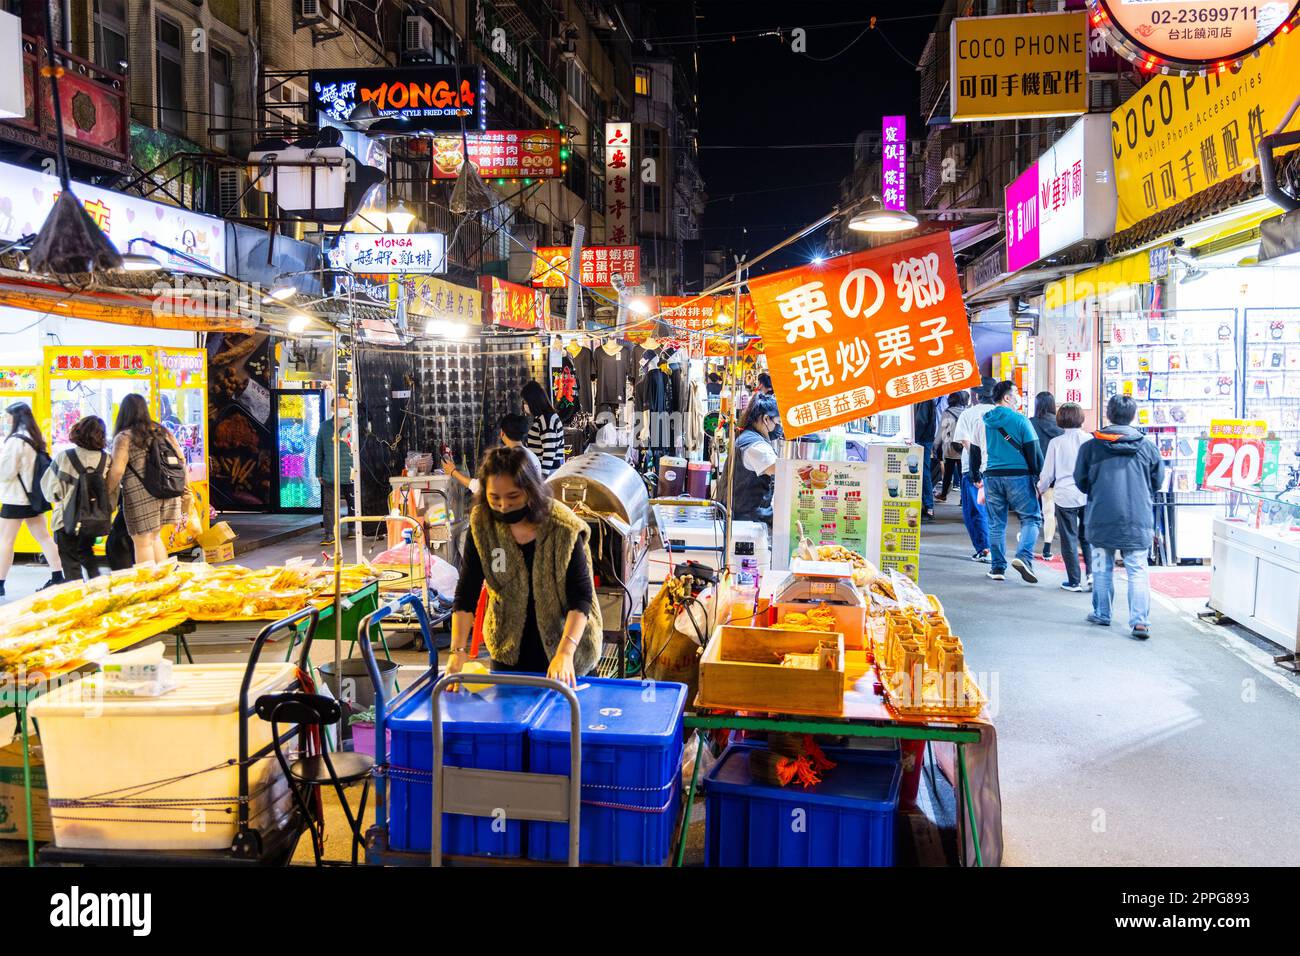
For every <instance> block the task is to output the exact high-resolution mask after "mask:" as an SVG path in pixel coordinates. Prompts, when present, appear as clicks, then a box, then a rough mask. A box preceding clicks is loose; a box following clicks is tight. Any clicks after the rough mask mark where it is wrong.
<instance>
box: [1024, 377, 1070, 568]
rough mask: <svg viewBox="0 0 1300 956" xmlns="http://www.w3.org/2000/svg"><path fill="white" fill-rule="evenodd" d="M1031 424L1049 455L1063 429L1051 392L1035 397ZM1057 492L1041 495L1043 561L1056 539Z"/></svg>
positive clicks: (1050, 553)
mask: <svg viewBox="0 0 1300 956" xmlns="http://www.w3.org/2000/svg"><path fill="white" fill-rule="evenodd" d="M1029 424H1031V425H1033V426H1034V434H1036V435H1037V436H1038V447H1039V448H1041V449H1043V455H1044V456H1046V454H1047V445H1048V443H1049V442H1050V441H1051V440H1052V439H1053V438H1055V437H1056V436H1057V435H1059V434H1061V431H1062V429H1061V427H1060V426H1059V425H1057V424H1056V396H1055V395H1053V394H1052V393H1051V392H1039V393H1038V394H1037V395H1035V396H1034V417H1033V418H1031V419H1029ZM1054 498H1055V492H1054V491H1053V489H1052V488H1051V487H1050V486H1049V487H1048V489H1047V490H1046V491H1043V492H1042V493H1041V503H1042V506H1043V534H1042V539H1043V560H1044V561H1046V560H1047V559H1048V558H1050V557H1051V556H1052V539H1053V538H1055V537H1056V509H1055V507H1054Z"/></svg>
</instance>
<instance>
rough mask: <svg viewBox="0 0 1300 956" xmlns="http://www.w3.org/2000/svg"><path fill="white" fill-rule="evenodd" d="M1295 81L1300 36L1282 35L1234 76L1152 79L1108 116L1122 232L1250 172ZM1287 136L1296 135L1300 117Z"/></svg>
mask: <svg viewBox="0 0 1300 956" xmlns="http://www.w3.org/2000/svg"><path fill="white" fill-rule="evenodd" d="M1297 76H1300V36H1296V35H1294V34H1292V35H1288V36H1281V37H1278V38H1277V41H1276V42H1275V43H1274V44H1273V45H1272V46H1267V47H1264V48H1263V49H1262V50H1260V51H1259V56H1258V57H1253V58H1251V59H1248V60H1246V61H1245V63H1243V64H1242V66H1241V68H1240V69H1239V70H1236V71H1235V72H1234V71H1233V70H1225V71H1224V72H1222V73H1219V72H1214V73H1210V74H1208V75H1206V76H1157V77H1153V78H1152V79H1151V80H1150V81H1149V82H1148V83H1147V84H1146V86H1144V87H1142V88H1141V89H1140V90H1138V91H1137V92H1136V93H1134V94H1133V95H1132V96H1131V97H1129V99H1128V102H1126V103H1125V104H1124V105H1123V106H1121V107H1119V109H1117V110H1115V111H1114V112H1113V113H1111V124H1110V128H1111V146H1112V151H1113V155H1114V157H1115V186H1116V188H1117V189H1118V190H1119V213H1118V215H1117V217H1116V222H1115V231H1116V232H1122V231H1123V230H1125V229H1127V228H1129V227H1130V226H1132V225H1135V224H1136V223H1139V222H1141V221H1142V220H1143V219H1146V218H1147V217H1149V216H1153V215H1155V214H1156V213H1158V212H1160V211H1161V210H1164V209H1168V208H1170V207H1171V206H1174V205H1177V204H1178V203H1180V202H1182V201H1183V200H1185V199H1189V198H1190V197H1192V196H1194V195H1196V194H1197V193H1199V192H1202V191H1204V190H1206V189H1208V188H1209V187H1211V186H1213V185H1215V184H1216V183H1220V182H1223V181H1224V180H1226V179H1231V178H1232V177H1234V176H1237V175H1239V174H1240V173H1242V172H1243V171H1245V170H1246V169H1252V170H1253V168H1254V167H1255V165H1256V162H1257V158H1258V150H1257V144H1258V142H1259V139H1260V137H1261V136H1264V135H1266V134H1268V133H1271V132H1273V131H1274V130H1275V129H1276V128H1277V126H1278V124H1279V123H1281V122H1282V120H1283V119H1284V118H1285V117H1286V115H1287V112H1288V111H1289V110H1290V108H1291V104H1292V101H1293V100H1294V99H1295V95H1296V85H1295V81H1294V77H1297ZM1287 129H1288V130H1296V129H1300V114H1297V116H1296V117H1293V118H1292V121H1291V123H1290V124H1289V125H1288V126H1287Z"/></svg>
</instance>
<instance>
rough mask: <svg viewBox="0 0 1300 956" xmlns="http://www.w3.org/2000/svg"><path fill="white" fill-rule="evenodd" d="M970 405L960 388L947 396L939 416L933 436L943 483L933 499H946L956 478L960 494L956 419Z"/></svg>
mask: <svg viewBox="0 0 1300 956" xmlns="http://www.w3.org/2000/svg"><path fill="white" fill-rule="evenodd" d="M969 407H970V394H969V393H968V392H967V391H966V390H965V389H962V390H961V391H960V392H953V393H952V394H951V395H949V396H948V407H947V408H945V409H944V410H943V414H942V415H940V416H939V432H938V435H937V436H936V438H935V452H934V453H935V457H936V458H939V459H940V461H941V462H942V464H943V484H942V485H941V487H940V488H939V494H937V495H936V496H935V499H934V500H935V501H947V500H948V492H950V491H952V484H953V479H954V478H956V479H957V493H958V494H959V495H960V494H961V452H962V448H961V442H959V441H957V440H956V433H957V420H958V419H959V418H961V413H962V412H964V411H966V409H967V408H969Z"/></svg>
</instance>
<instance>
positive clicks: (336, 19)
mask: <svg viewBox="0 0 1300 956" xmlns="http://www.w3.org/2000/svg"><path fill="white" fill-rule="evenodd" d="M344 2H345V0H298V3H299V9H300V10H301V12H302V18H303V19H304V20H308V21H311V24H310V25H311V27H312V28H313V29H317V28H321V29H326V30H337V29H338V28H339V24H340V21H341V16H340V12H339V11H340V10H341V9H342V7H343V3H344Z"/></svg>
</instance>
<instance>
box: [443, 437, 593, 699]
mask: <svg viewBox="0 0 1300 956" xmlns="http://www.w3.org/2000/svg"><path fill="white" fill-rule="evenodd" d="M478 480H479V486H480V491H479V493H478V494H477V495H476V496H475V502H474V507H473V510H472V511H471V512H470V519H469V525H470V534H469V536H468V538H467V539H466V549H465V550H466V554H465V559H464V561H463V562H462V566H461V569H460V580H459V581H458V582H457V585H456V604H455V610H454V612H453V613H452V618H451V657H450V658H449V659H448V661H447V673H448V674H455V673H457V672H459V671H460V670H461V668H463V667H464V666H465V664H466V663H468V661H469V660H470V656H469V655H470V647H469V645H470V635H471V631H472V630H473V627H474V610H475V607H476V606H477V604H478V598H479V591H480V589H481V588H482V587H483V585H484V584H486V586H487V596H488V604H487V614H486V617H485V618H484V626H483V639H484V642H485V643H486V644H487V649H488V653H489V654H491V656H492V669H493V670H494V671H522V672H525V673H534V674H543V673H544V674H546V675H547V676H548V677H551V678H554V679H555V680H561V681H564V682H566V683H568V684H570V685H575V684H576V683H577V678H578V677H581V676H583V675H584V674H587V673H588V672H590V671H591V670H592V668H594V667H595V666H596V662H597V660H599V658H600V646H601V619H600V606H599V605H598V604H596V603H595V600H594V593H595V588H594V585H593V582H592V577H591V561H590V557H589V556H588V552H587V538H588V536H589V534H590V529H589V528H588V527H587V523H586V522H585V521H583V520H582V519H581V518H579V517H578V516H577V515H575V514H574V513H573V512H572V511H571V510H570V509H569V508H568V506H566V505H564V504H562V503H561V502H558V501H556V500H554V499H553V498H552V497H551V493H550V490H549V489H548V488H547V487H546V483H545V482H544V481H543V480H542V475H541V472H540V471H538V468H537V465H536V464H534V463H533V460H532V459H531V458H530V457H529V456H528V454H527V452H526V451H525V450H524V449H522V448H494V449H492V451H490V452H488V454H487V456H486V457H485V458H484V459H483V464H482V465H480V466H479V472H478Z"/></svg>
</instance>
